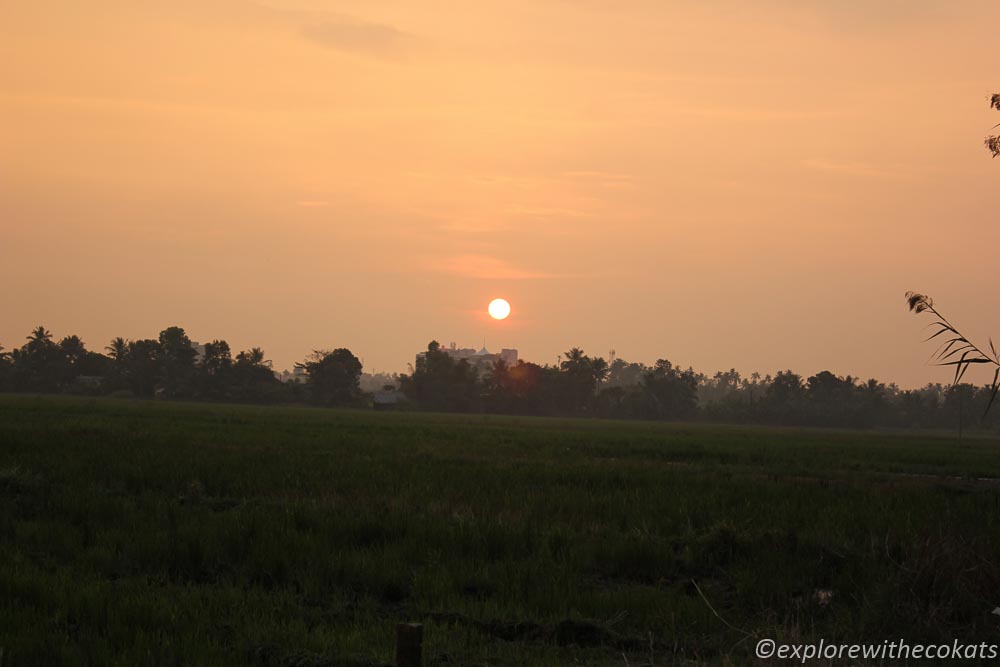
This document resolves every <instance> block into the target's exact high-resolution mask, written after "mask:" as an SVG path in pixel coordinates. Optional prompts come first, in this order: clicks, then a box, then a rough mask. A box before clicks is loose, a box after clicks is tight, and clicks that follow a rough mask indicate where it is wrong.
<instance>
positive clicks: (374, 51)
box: [299, 17, 417, 59]
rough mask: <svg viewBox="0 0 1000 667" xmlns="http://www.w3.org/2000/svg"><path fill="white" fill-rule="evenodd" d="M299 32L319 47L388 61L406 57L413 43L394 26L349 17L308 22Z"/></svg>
mask: <svg viewBox="0 0 1000 667" xmlns="http://www.w3.org/2000/svg"><path fill="white" fill-rule="evenodd" d="M299 32H300V33H301V34H302V36H303V37H305V38H306V39H308V40H309V41H311V42H314V43H316V44H319V45H320V46H325V47H327V48H331V49H337V50H339V51H350V52H355V53H363V54H365V55H370V56H376V57H379V58H390V59H394V58H401V57H404V56H406V55H408V54H409V53H410V52H411V51H412V50H413V48H414V47H415V45H416V42H417V39H416V37H414V36H413V35H411V34H410V33H408V32H404V31H402V30H399V29H398V28H396V27H394V26H391V25H388V24H384V23H374V22H370V21H363V20H361V19H355V18H350V17H338V18H328V19H324V20H319V21H315V22H311V23H308V24H305V25H303V26H302V27H301V28H300V31H299Z"/></svg>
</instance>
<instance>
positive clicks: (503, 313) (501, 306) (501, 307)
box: [487, 299, 510, 320]
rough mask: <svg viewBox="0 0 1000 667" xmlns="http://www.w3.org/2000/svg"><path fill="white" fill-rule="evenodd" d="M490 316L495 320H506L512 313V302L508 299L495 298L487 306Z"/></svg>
mask: <svg viewBox="0 0 1000 667" xmlns="http://www.w3.org/2000/svg"><path fill="white" fill-rule="evenodd" d="M487 310H488V311H489V313H490V317H492V318H493V319H495V320H505V319H507V316H508V315H510V304H509V303H507V300H506V299H493V300H492V301H490V305H489V306H488V307H487Z"/></svg>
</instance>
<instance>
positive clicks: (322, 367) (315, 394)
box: [298, 348, 361, 405]
mask: <svg viewBox="0 0 1000 667" xmlns="http://www.w3.org/2000/svg"><path fill="white" fill-rule="evenodd" d="M298 366H299V367H300V368H303V369H305V372H306V375H307V378H308V379H307V380H306V387H307V388H308V390H309V395H310V397H311V398H312V401H313V402H314V403H316V404H317V405H350V404H351V403H353V402H355V401H356V400H357V399H358V397H359V395H360V393H361V389H360V387H359V385H358V381H359V379H360V378H361V361H360V360H359V359H358V358H357V357H355V356H354V355H353V354H352V353H351V351H350V350H348V349H345V348H338V349H336V350H316V351H314V352H313V353H312V355H310V356H309V358H308V359H307V360H306V361H305V363H302V364H298Z"/></svg>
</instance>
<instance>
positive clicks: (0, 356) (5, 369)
mask: <svg viewBox="0 0 1000 667" xmlns="http://www.w3.org/2000/svg"><path fill="white" fill-rule="evenodd" d="M11 367H12V362H11V359H10V353H9V352H5V351H4V347H3V345H0V391H10V390H11V389H13V385H12V381H11Z"/></svg>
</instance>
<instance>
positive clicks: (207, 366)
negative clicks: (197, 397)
mask: <svg viewBox="0 0 1000 667" xmlns="http://www.w3.org/2000/svg"><path fill="white" fill-rule="evenodd" d="M232 371H233V357H232V353H231V352H230V350H229V343H227V342H226V341H224V340H213V341H212V342H211V343H205V353H204V356H203V357H202V358H201V361H200V362H199V364H198V385H199V392H200V393H201V395H202V396H205V397H208V398H212V399H224V398H230V397H231V394H232V391H231V387H230V384H231V383H232V381H233V379H234V378H233V377H232Z"/></svg>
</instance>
